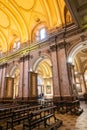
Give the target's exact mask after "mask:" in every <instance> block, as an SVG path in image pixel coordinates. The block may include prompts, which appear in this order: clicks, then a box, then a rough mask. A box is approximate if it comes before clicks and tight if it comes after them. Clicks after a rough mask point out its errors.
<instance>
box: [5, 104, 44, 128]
mask: <svg viewBox="0 0 87 130" xmlns="http://www.w3.org/2000/svg"><path fill="white" fill-rule="evenodd" d="M41 107H42V105H38V106H32V107H27V108H22V109H18V110H14V111H12V112H11V116H10V119H9V120H7V126H6V130H8V129H9V128H11V130H13V129H14V127H15V126H16V125H19V124H20V123H21V122H22V121H24V120H28V119H30V118H31V111H35V110H39V109H41Z"/></svg>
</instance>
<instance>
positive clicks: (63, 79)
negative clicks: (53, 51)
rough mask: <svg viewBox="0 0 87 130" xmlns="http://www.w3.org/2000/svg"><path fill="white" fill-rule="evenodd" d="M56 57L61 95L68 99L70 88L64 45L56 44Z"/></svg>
mask: <svg viewBox="0 0 87 130" xmlns="http://www.w3.org/2000/svg"><path fill="white" fill-rule="evenodd" d="M57 55H58V65H59V77H60V87H61V95H62V96H63V97H70V86H69V78H68V70H67V60H66V51H65V44H64V43H60V44H58V51H57Z"/></svg>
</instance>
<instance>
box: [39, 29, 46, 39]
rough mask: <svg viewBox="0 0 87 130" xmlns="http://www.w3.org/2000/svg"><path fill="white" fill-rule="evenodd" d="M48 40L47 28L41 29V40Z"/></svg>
mask: <svg viewBox="0 0 87 130" xmlns="http://www.w3.org/2000/svg"><path fill="white" fill-rule="evenodd" d="M45 38H46V29H45V28H41V29H40V40H43V39H45Z"/></svg>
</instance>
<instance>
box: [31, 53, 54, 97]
mask: <svg viewBox="0 0 87 130" xmlns="http://www.w3.org/2000/svg"><path fill="white" fill-rule="evenodd" d="M32 70H33V71H35V72H37V73H38V80H40V81H41V82H42V83H40V82H38V83H40V84H38V92H39V90H40V89H41V87H42V89H41V90H42V91H41V92H42V93H43V95H44V97H45V98H52V97H53V77H52V62H51V59H50V57H49V56H48V55H46V54H41V56H40V57H38V58H37V59H35V62H34V64H33V68H32ZM39 94H40V92H39Z"/></svg>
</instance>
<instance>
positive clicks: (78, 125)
mask: <svg viewBox="0 0 87 130" xmlns="http://www.w3.org/2000/svg"><path fill="white" fill-rule="evenodd" d="M46 102H47V101H46ZM18 106H19V105H18ZM18 106H16V105H15V106H11V108H14V111H15V112H16V114H17V112H18V113H21V112H22V111H20V110H23V109H24V110H26V107H25V106H27V109H28V108H29V109H32V110H33V112H32V113H34V114H35V113H37V111H44V110H46V109H47V111H46V113H47V114H46V116H48V115H49V113H50V112H52V111H54V108H55V106H54V105H51V106H48V107H46V106H44V108H40V107H41V105H40V104H39V105H34V106H32V107H31V106H29V104H27V105H26V104H24V105H20V108H18ZM21 106H22V108H21ZM36 107H37V108H36ZM9 108H10V107H9ZM15 108H16V110H15ZM17 108H18V110H17ZM80 108H82V109H83V112H82V113H81V114H80V115H76V114H75V113H72V112H71V111H68V112H67V113H66V112H65V113H64V112H60V111H59V109H56V111H55V117H56V119H58V120H59V121H62V123H61V124H60V125H59V126H58V127H55V128H53V127H52V128H51V127H48V126H46V127H45V126H44V123H42V122H41V123H40V124H36V126H35V127H34V128H30V127H28V128H27V127H25V129H24V127H23V123H18V122H17V123H18V124H17V125H15V126H14V128H13V129H15V130H27V129H29V130H87V104H86V102H84V101H80ZM0 109H1V108H0ZM48 109H49V110H48ZM32 110H31V111H32ZM51 110H52V111H51ZM19 111H20V112H19ZM22 114H23V113H22ZM50 114H52V113H50ZM23 117H24V116H22V118H23ZM41 118H42V116H41ZM48 118H49V117H48ZM0 119H1V117H0ZM37 119H38V118H37V117H35V120H37ZM6 120H7V119H6ZM6 120H4V121H3V120H2V122H0V125H1V126H3V128H2V129H0V130H12V128H11V127H9V128H8V129H7V123H5V122H6ZM49 122H50V123H49ZM53 122H54V118H52V117H51V118H50V120H49V119H48V121H47V123H49V124H52V123H53ZM5 125H6V126H5ZM51 126H52V125H51Z"/></svg>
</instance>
